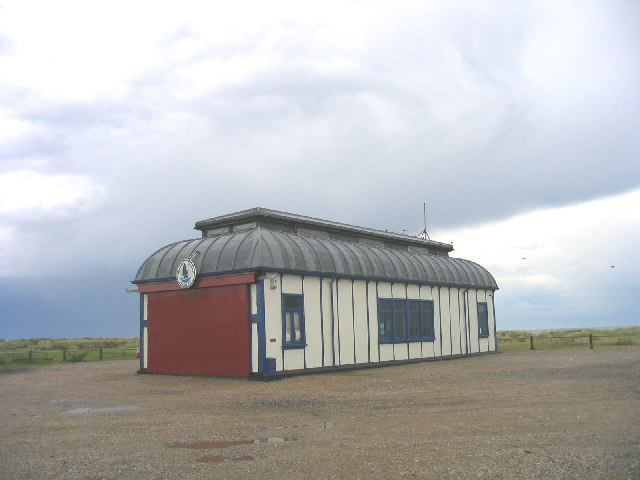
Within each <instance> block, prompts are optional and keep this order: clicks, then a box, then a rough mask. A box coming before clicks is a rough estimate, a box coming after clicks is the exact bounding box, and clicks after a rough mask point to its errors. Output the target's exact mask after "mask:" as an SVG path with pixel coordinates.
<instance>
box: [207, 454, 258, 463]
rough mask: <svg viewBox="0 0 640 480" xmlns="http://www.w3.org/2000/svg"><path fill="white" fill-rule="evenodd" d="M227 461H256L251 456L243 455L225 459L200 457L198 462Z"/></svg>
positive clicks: (216, 456)
mask: <svg viewBox="0 0 640 480" xmlns="http://www.w3.org/2000/svg"><path fill="white" fill-rule="evenodd" d="M225 460H231V461H232V462H245V461H247V460H255V458H253V457H252V456H250V455H243V456H241V457H223V456H221V455H206V456H204V457H200V458H199V459H198V462H200V463H222V462H224V461H225Z"/></svg>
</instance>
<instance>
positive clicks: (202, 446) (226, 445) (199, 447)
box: [167, 437, 298, 450]
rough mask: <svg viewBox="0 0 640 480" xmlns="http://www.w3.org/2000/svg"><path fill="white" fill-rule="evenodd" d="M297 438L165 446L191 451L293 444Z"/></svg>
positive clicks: (267, 438)
mask: <svg viewBox="0 0 640 480" xmlns="http://www.w3.org/2000/svg"><path fill="white" fill-rule="evenodd" d="M296 440H298V439H297V438H287V437H266V438H256V439H255V440H227V441H223V440H214V441H211V442H191V443H174V444H170V445H167V447H169V448H189V449H193V450H205V449H208V448H229V447H234V446H236V445H251V444H254V443H282V442H295V441H296Z"/></svg>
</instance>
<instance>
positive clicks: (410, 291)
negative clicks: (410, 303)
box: [407, 284, 420, 299]
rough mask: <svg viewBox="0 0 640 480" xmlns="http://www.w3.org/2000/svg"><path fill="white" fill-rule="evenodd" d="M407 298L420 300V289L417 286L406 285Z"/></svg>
mask: <svg viewBox="0 0 640 480" xmlns="http://www.w3.org/2000/svg"><path fill="white" fill-rule="evenodd" d="M407 298H411V299H417V298H420V287H419V286H418V285H411V284H410V285H407Z"/></svg>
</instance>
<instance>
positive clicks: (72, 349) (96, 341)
mask: <svg viewBox="0 0 640 480" xmlns="http://www.w3.org/2000/svg"><path fill="white" fill-rule="evenodd" d="M139 342H140V340H139V339H138V337H128V338H127V337H111V338H109V337H107V338H100V337H99V338H92V337H80V338H20V339H17V340H2V339H0V369H5V368H18V367H19V368H23V367H28V366H38V365H51V364H55V363H61V362H65V361H66V362H92V361H98V360H100V359H101V358H100V357H101V356H102V360H133V359H135V358H136V347H137V345H138V343H139ZM101 352H102V355H101Z"/></svg>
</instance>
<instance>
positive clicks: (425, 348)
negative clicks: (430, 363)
mask: <svg viewBox="0 0 640 480" xmlns="http://www.w3.org/2000/svg"><path fill="white" fill-rule="evenodd" d="M431 290H432V287H430V286H427V285H423V286H421V287H420V298H421V299H422V300H433V297H432V294H431ZM435 309H436V305H435V302H434V304H433V310H434V311H433V323H434V327H435V328H434V332H437V330H436V328H437V324H438V314H437V312H436V311H435ZM437 341H438V337H437V333H436V340H435V341H432V342H422V357H423V358H428V357H433V356H435V342H437Z"/></svg>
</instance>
